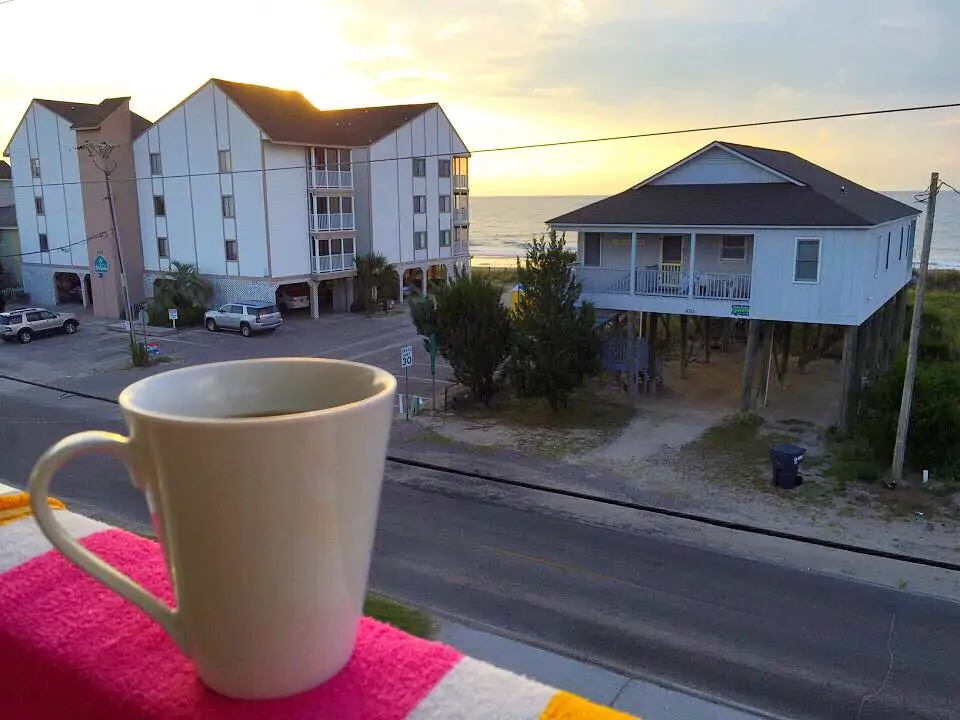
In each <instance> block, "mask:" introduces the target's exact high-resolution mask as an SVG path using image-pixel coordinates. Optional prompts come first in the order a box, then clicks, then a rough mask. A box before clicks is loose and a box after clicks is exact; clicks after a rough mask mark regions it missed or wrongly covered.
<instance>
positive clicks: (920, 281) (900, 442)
mask: <svg viewBox="0 0 960 720" xmlns="http://www.w3.org/2000/svg"><path fill="white" fill-rule="evenodd" d="M939 190H940V175H939V174H937V173H931V175H930V191H929V193H928V196H927V217H926V219H925V221H924V224H923V249H922V250H921V251H920V274H919V276H918V277H917V292H916V297H915V298H914V300H913V319H912V320H911V321H910V342H909V345H908V346H907V370H906V374H905V375H904V376H903V396H902V397H901V399H900V419H899V422H898V423H897V443H896V445H894V447H893V467H891V469H890V482H888V483H887V487H889V488H891V489H892V488H895V487H896V486H897V483H899V482H900V480H902V479H903V458H904V455H905V454H906V450H907V430H908V429H909V427H910V408H911V406H912V405H913V381H914V379H915V378H916V375H917V349H918V348H919V346H920V320H921V317H922V315H923V298H924V295H926V293H927V268H928V267H929V265H930V245H931V244H932V242H933V216H934V214H935V212H936V210H937V192H938V191H939Z"/></svg>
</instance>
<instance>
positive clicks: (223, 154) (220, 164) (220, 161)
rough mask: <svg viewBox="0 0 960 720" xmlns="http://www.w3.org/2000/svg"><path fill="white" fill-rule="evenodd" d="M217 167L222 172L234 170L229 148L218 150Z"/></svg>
mask: <svg viewBox="0 0 960 720" xmlns="http://www.w3.org/2000/svg"><path fill="white" fill-rule="evenodd" d="M217 169H218V170H219V171H220V172H222V173H228V172H230V171H231V170H233V162H232V161H231V160H230V151H229V150H217Z"/></svg>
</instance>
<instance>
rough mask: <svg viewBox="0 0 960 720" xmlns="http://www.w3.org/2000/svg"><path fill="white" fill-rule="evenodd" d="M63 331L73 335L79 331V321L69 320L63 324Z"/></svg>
mask: <svg viewBox="0 0 960 720" xmlns="http://www.w3.org/2000/svg"><path fill="white" fill-rule="evenodd" d="M63 331H64V332H65V333H66V334H67V335H73V334H74V333H75V332H76V331H77V321H76V320H67V321H66V322H65V323H64V324H63Z"/></svg>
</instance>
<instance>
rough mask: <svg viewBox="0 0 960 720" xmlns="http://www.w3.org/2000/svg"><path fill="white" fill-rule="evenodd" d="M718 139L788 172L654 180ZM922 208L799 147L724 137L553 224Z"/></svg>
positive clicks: (817, 218)
mask: <svg viewBox="0 0 960 720" xmlns="http://www.w3.org/2000/svg"><path fill="white" fill-rule="evenodd" d="M715 147H720V148H723V149H725V150H727V151H728V152H731V153H733V154H735V155H737V156H740V157H743V158H746V159H747V160H749V161H751V162H755V163H757V164H759V165H761V166H763V167H765V168H768V169H770V170H771V171H772V172H775V173H777V174H778V175H781V176H784V178H785V179H784V181H783V182H774V183H728V184H696V185H693V184H691V185H655V184H650V183H651V181H653V180H655V179H656V178H659V177H662V176H663V175H664V174H666V172H669V171H671V170H675V169H676V168H677V167H679V166H680V165H682V164H683V163H684V162H688V161H691V160H693V159H694V158H696V157H697V156H699V155H700V154H702V153H703V152H705V151H706V150H709V149H712V148H715ZM919 212H920V211H919V210H917V209H916V208H913V207H911V206H909V205H906V204H904V203H901V202H899V201H898V200H894V199H893V198H890V197H887V196H886V195H883V194H882V193H878V192H876V191H874V190H870V189H869V188H866V187H864V186H862V185H859V184H857V183H855V182H853V181H851V180H848V179H846V178H844V177H841V176H840V175H837V174H836V173H834V172H831V171H830V170H827V169H826V168H823V167H820V166H819V165H816V164H814V163H812V162H810V161H809V160H804V159H803V158H801V157H799V156H798V155H794V154H793V153H790V152H785V151H782V150H771V149H768V148H759V147H753V146H750V145H740V144H736V143H726V142H719V141H717V142H713V143H711V144H709V145H707V146H706V147H705V148H702V149H701V150H700V151H698V152H696V153H694V154H693V155H691V156H689V157H688V158H686V159H685V160H683V161H681V162H680V163H677V164H676V165H673V166H671V167H670V168H668V169H667V170H665V171H663V172H660V173H657V174H656V175H654V176H653V177H651V178H649V179H648V180H646V181H644V182H643V183H640V184H639V185H636V186H634V187H632V188H630V189H629V190H626V191H625V192H622V193H619V194H617V195H613V196H612V197H609V198H606V199H604V200H600V201H598V202H595V203H592V204H590V205H587V206H585V207H582V208H580V209H578V210H574V211H572V212H569V213H566V214H564V215H560V216H559V217H556V218H553V219H552V220H548V221H547V224H550V225H689V226H700V225H714V226H740V227H750V226H759V227H777V226H782V227H872V226H874V225H879V224H881V223H885V222H889V221H891V220H896V219H899V218H904V217H911V216H913V215H918V214H919Z"/></svg>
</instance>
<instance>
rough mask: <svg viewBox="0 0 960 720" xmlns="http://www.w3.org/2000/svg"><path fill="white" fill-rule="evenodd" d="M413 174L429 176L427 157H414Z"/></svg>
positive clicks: (415, 175)
mask: <svg viewBox="0 0 960 720" xmlns="http://www.w3.org/2000/svg"><path fill="white" fill-rule="evenodd" d="M413 176H414V177H426V176H427V159H426V158H414V159H413Z"/></svg>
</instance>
